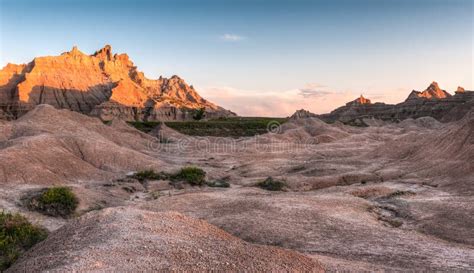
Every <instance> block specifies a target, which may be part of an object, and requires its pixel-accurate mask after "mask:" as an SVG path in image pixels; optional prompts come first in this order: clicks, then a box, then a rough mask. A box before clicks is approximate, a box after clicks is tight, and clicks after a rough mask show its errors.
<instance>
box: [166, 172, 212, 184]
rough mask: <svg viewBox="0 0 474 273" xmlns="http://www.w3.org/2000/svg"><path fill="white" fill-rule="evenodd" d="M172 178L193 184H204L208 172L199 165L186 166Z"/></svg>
mask: <svg viewBox="0 0 474 273" xmlns="http://www.w3.org/2000/svg"><path fill="white" fill-rule="evenodd" d="M171 179H172V180H179V181H185V182H187V183H189V184H190V185H193V186H202V185H204V184H205V183H206V172H205V171H204V170H202V169H200V168H197V167H184V168H182V169H181V170H180V171H179V172H178V173H176V174H174V175H172V176H171Z"/></svg>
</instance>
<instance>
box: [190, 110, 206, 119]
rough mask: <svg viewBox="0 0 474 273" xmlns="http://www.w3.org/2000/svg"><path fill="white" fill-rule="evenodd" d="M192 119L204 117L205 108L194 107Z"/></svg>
mask: <svg viewBox="0 0 474 273" xmlns="http://www.w3.org/2000/svg"><path fill="white" fill-rule="evenodd" d="M193 112H194V113H193V119H194V120H201V119H203V118H204V115H205V114H206V108H199V109H195V110H194V111H193Z"/></svg>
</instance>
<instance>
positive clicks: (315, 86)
mask: <svg viewBox="0 0 474 273" xmlns="http://www.w3.org/2000/svg"><path fill="white" fill-rule="evenodd" d="M326 88H327V86H326V85H322V84H319V83H308V84H306V85H305V86H304V87H303V88H300V89H298V90H299V95H300V96H303V97H304V98H314V97H323V96H326V95H329V94H332V93H334V92H331V91H328V90H325V89H326Z"/></svg>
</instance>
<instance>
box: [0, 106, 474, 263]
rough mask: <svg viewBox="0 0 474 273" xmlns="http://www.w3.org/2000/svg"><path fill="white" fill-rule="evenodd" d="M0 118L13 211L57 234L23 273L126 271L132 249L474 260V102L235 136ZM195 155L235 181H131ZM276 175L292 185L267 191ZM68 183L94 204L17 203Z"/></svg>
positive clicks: (33, 115) (1, 180)
mask: <svg viewBox="0 0 474 273" xmlns="http://www.w3.org/2000/svg"><path fill="white" fill-rule="evenodd" d="M0 127H1V128H2V131H1V132H3V133H1V134H0V159H1V161H0V184H1V191H0V195H1V203H0V205H1V207H2V208H4V209H8V210H13V211H20V212H21V213H23V214H25V215H27V217H28V218H29V219H31V220H32V221H34V222H36V223H38V224H41V225H43V226H46V227H47V228H48V229H50V230H56V231H53V232H52V234H51V235H50V236H49V237H48V239H46V241H44V242H42V243H40V244H38V245H37V246H35V247H33V248H32V249H31V250H30V251H29V252H27V253H26V254H25V255H24V256H22V257H21V258H20V260H19V261H18V262H17V263H16V264H15V265H14V266H13V267H12V268H10V270H11V271H21V270H22V269H24V268H25V267H26V266H28V265H31V262H32V261H35V264H37V270H114V269H118V270H120V268H118V266H120V265H119V264H121V263H120V262H119V260H120V259H122V258H124V257H125V258H126V259H129V261H128V260H127V261H128V262H127V264H129V265H128V266H131V267H126V266H127V265H123V266H125V267H124V268H122V270H126V269H127V268H128V269H133V268H136V269H142V270H151V269H156V270H160V269H161V270H163V269H168V270H170V269H176V270H180V269H181V270H189V269H190V268H191V267H189V264H188V262H189V263H195V265H196V266H197V267H196V268H195V269H196V270H206V269H212V268H217V269H221V270H252V269H253V270H259V271H261V270H265V269H273V270H276V271H278V270H290V271H320V270H323V268H324V270H326V271H367V270H369V271H420V270H421V271H472V270H474V235H473V234H472V230H473V229H474V217H473V215H474V195H473V193H474V187H473V185H474V184H473V182H474V161H473V160H472V159H473V158H474V113H473V112H472V111H471V113H470V114H468V115H467V116H466V117H465V118H464V119H463V120H461V121H459V122H455V123H448V124H441V123H439V122H437V121H436V120H434V119H431V118H420V119H417V120H406V121H403V122H401V123H399V124H374V126H370V127H366V128H358V127H350V126H346V125H343V124H338V123H336V124H332V125H328V124H326V123H324V122H322V121H320V120H318V119H315V118H304V119H297V120H290V121H288V122H287V123H284V124H283V125H281V126H279V127H277V128H275V129H274V130H272V131H271V132H270V133H268V134H264V135H259V136H255V137H243V138H237V139H234V138H219V137H190V136H186V135H183V134H180V133H177V132H176V131H174V130H172V129H170V128H168V127H166V126H159V127H157V128H154V129H153V130H151V131H150V132H149V134H144V133H141V132H139V131H136V130H135V129H133V128H132V127H130V126H128V125H126V124H125V123H123V122H120V121H114V122H112V124H110V125H104V124H102V123H101V122H100V121H99V120H96V119H93V118H90V117H85V116H82V115H80V114H77V113H72V112H68V111H59V110H55V109H52V107H47V106H39V107H38V108H36V109H35V110H33V111H32V112H30V113H28V114H27V115H25V116H24V117H22V118H21V119H19V120H17V121H13V122H8V123H3V124H0ZM2 134H3V135H2ZM160 139H161V140H162V139H166V141H160ZM183 166H197V167H199V168H202V169H203V170H205V171H206V173H207V180H208V181H225V182H227V183H229V184H230V188H212V187H208V186H203V187H192V186H190V185H185V184H183V185H180V186H179V187H176V185H171V184H170V183H169V181H167V180H150V181H145V182H141V183H140V182H139V181H137V180H135V179H131V178H130V177H127V173H129V172H133V171H140V170H146V169H153V170H155V171H157V172H160V171H164V172H173V171H176V170H177V169H179V168H181V167H183ZM268 177H272V178H273V179H275V180H279V181H283V182H284V183H285V184H286V187H285V188H284V190H283V191H267V190H264V189H261V188H258V187H255V185H256V183H258V182H261V181H263V180H265V179H267V178H268ZM58 184H66V185H68V186H70V187H72V188H73V190H74V192H75V193H76V194H77V195H78V196H79V198H80V201H81V202H80V207H79V211H80V213H81V214H85V215H83V216H80V217H79V218H77V219H68V220H65V219H58V218H52V217H47V216H44V215H41V214H39V213H36V212H31V211H28V210H26V209H25V208H24V207H22V206H21V205H20V204H19V203H18V200H19V199H20V198H21V196H23V195H24V194H25V193H27V192H29V191H33V190H37V189H40V188H43V187H47V186H51V185H58ZM106 207H110V208H106ZM87 211H90V212H87ZM196 219H199V220H196ZM200 220H203V221H202V222H199V224H197V222H195V221H200ZM163 221H168V222H169V225H170V226H167V225H166V223H165V222H163ZM141 222H143V223H144V224H143V226H141V225H137V223H141ZM134 223H135V224H134ZM196 225H198V227H199V228H197V229H194V228H191V227H192V226H196ZM94 230H105V231H104V233H103V234H102V232H97V233H96V232H94ZM172 230H175V231H176V233H173V232H172ZM186 230H189V234H193V235H191V236H188V235H185V234H187V233H186ZM107 231H110V232H107ZM135 232H139V234H142V237H140V238H146V239H143V240H142V239H139V238H138V237H137V236H134V235H132V234H133V233H135ZM200 233H201V234H202V238H201V237H200V236H199V234H200ZM75 234H80V236H81V237H80V238H81V240H78V238H77V237H75V236H79V235H75ZM122 240H123V241H122ZM127 240H129V244H130V248H127V247H126V244H127V243H126V242H127ZM227 240H228V242H229V243H228V244H222V243H220V242H222V241H227ZM68 241H70V242H71V243H70V244H68V243H66V244H64V245H62V246H61V247H60V248H59V249H58V248H57V247H56V246H57V245H60V244H63V242H68ZM204 242H205V243H204ZM158 244H161V246H162V247H164V246H166V248H163V249H157V247H158V246H157V245H158ZM182 244H185V246H183V245H182ZM143 248H144V249H143ZM180 248H182V249H185V250H186V251H187V253H189V255H188V256H182V255H184V254H183V253H181V252H180V251H179V249H180ZM213 248H214V250H215V251H213ZM147 249H148V250H147ZM99 250H103V251H104V253H107V252H110V251H111V253H112V254H111V255H112V258H111V257H108V256H107V255H106V254H104V253H102V254H101V251H99ZM203 251H204V252H205V253H204V254H203ZM88 253H89V254H90V253H94V258H93V259H92V258H91V259H89V258H87V259H86V258H84V257H85V255H88ZM158 253H164V254H158ZM219 253H221V254H222V253H226V254H227V256H226V258H224V257H222V256H219V255H220V254H219ZM249 253H255V254H253V255H248V254H249ZM147 255H149V259H148V258H147V259H148V260H147V259H144V258H142V257H143V256H146V257H148V256H147ZM52 256H54V257H58V258H56V259H52V260H50V261H48V259H47V257H52ZM275 257H280V258H279V259H276V258H275ZM180 259H181V260H180ZM180 261H181V263H180ZM292 261H298V262H292ZM153 265H154V266H155V267H153ZM33 268H34V267H33Z"/></svg>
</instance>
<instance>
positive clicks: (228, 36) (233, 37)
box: [220, 33, 245, 42]
mask: <svg viewBox="0 0 474 273" xmlns="http://www.w3.org/2000/svg"><path fill="white" fill-rule="evenodd" d="M220 38H221V40H223V41H227V42H238V41H242V40H244V39H245V37H244V36H240V35H236V34H229V33H226V34H224V35H222V36H221V37H220Z"/></svg>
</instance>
